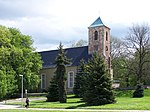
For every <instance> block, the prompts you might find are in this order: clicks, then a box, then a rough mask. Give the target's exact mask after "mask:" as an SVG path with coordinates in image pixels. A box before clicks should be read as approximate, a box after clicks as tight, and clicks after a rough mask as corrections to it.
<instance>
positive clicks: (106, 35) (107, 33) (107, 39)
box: [106, 32, 108, 41]
mask: <svg viewBox="0 0 150 112" xmlns="http://www.w3.org/2000/svg"><path fill="white" fill-rule="evenodd" d="M106 41H108V32H106Z"/></svg>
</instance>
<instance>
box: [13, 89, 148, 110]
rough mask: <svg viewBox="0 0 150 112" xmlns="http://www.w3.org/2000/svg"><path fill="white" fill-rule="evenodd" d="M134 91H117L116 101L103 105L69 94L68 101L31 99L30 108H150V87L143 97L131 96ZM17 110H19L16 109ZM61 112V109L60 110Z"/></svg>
mask: <svg viewBox="0 0 150 112" xmlns="http://www.w3.org/2000/svg"><path fill="white" fill-rule="evenodd" d="M132 92H133V91H116V95H117V97H116V101H117V102H116V103H114V104H107V105H102V106H87V105H85V102H82V101H81V99H80V98H73V96H72V95H69V96H68V99H67V103H59V102H46V101H44V100H38V101H31V102H30V108H57V109H59V108H64V109H101V110H150V106H149V105H150V89H149V90H148V89H147V90H145V96H144V97H143V98H131V96H132ZM16 112H17V111H16ZM59 112H60V111H59Z"/></svg>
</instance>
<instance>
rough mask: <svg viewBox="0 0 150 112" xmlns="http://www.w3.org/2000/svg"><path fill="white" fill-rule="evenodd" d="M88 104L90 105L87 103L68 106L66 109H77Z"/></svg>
mask: <svg viewBox="0 0 150 112" xmlns="http://www.w3.org/2000/svg"><path fill="white" fill-rule="evenodd" d="M86 106H88V105H86V104H79V105H76V106H70V107H67V108H66V109H76V108H80V107H86Z"/></svg>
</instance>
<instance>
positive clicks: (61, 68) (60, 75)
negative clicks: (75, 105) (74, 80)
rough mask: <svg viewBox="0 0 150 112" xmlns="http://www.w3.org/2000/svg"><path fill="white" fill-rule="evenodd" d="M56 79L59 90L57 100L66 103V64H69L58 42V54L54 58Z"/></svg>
mask: <svg viewBox="0 0 150 112" xmlns="http://www.w3.org/2000/svg"><path fill="white" fill-rule="evenodd" d="M55 63H56V71H55V73H56V80H57V84H58V90H59V102H60V103H66V102H67V97H66V85H65V83H66V67H65V65H66V64H69V60H68V59H67V57H66V56H65V52H64V50H63V46H62V44H61V43H60V45H59V50H58V56H57V58H56V61H55Z"/></svg>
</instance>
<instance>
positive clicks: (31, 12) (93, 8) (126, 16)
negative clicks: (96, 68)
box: [0, 0, 150, 51]
mask: <svg viewBox="0 0 150 112" xmlns="http://www.w3.org/2000/svg"><path fill="white" fill-rule="evenodd" d="M149 4H150V0H0V24H1V25H5V26H8V27H15V28H18V29H20V31H21V32H22V33H23V34H26V35H30V36H32V39H33V40H34V44H33V45H34V47H35V48H36V49H37V51H43V50H52V49H57V47H58V44H59V42H60V41H61V42H62V43H63V44H64V46H65V47H68V46H70V44H71V42H73V41H78V40H80V39H83V40H88V26H90V25H91V24H92V23H93V22H94V21H95V20H96V19H97V18H98V17H99V16H100V17H101V19H102V21H103V23H104V24H105V25H106V26H108V27H110V28H111V35H113V36H116V37H119V38H123V37H124V36H125V34H126V33H127V28H128V27H130V26H132V24H133V23H138V24H142V23H148V24H150V14H149V11H150V6H149Z"/></svg>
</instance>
